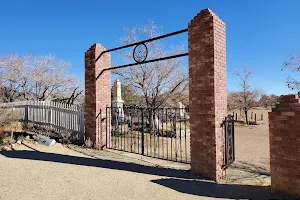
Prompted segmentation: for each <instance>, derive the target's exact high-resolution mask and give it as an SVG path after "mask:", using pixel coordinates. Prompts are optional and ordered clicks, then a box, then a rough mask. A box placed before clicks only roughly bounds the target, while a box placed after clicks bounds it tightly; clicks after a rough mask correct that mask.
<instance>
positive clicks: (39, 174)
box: [0, 127, 279, 200]
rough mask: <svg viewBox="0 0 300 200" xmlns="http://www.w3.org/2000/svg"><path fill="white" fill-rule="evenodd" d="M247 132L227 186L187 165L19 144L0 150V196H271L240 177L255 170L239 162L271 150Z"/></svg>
mask: <svg viewBox="0 0 300 200" xmlns="http://www.w3.org/2000/svg"><path fill="white" fill-rule="evenodd" d="M263 129H264V127H262V131H263ZM245 130H246V131H245ZM247 131H248V132H251V131H252V132H253V130H251V129H249V130H248V128H247V129H245V128H238V127H237V128H236V141H239V142H236V149H237V152H236V157H237V161H236V163H235V165H234V166H233V167H232V168H231V169H229V172H228V175H229V177H231V178H229V179H227V180H225V181H224V183H223V184H215V183H213V182H211V181H206V180H202V179H197V178H196V177H194V176H192V175H191V174H190V173H189V171H188V169H189V166H188V165H182V164H175V163H173V162H167V161H161V160H158V159H151V158H144V157H143V158H142V159H141V156H138V155H132V154H128V155H130V156H128V155H127V154H126V153H113V152H110V151H98V150H87V149H82V148H78V147H76V146H73V145H70V146H69V147H68V148H67V147H65V146H62V145H61V144H55V145H54V146H52V147H44V146H41V145H36V144H33V143H30V142H26V143H25V144H26V145H18V146H16V151H10V152H3V151H2V152H0V163H1V164H0V187H1V192H0V199H1V200H2V199H5V200H6V199H24V200H26V199H30V200H32V199H130V200H131V199H155V200H159V199H174V200H175V199H176V200H180V199H269V198H270V196H268V187H266V186H251V185H249V184H252V185H253V180H252V181H249V180H248V182H247V181H246V183H244V182H243V181H241V180H240V179H239V178H241V177H242V176H247V173H248V176H250V175H251V176H253V174H256V172H255V173H254V172H253V170H252V172H249V170H248V169H247V167H244V168H243V167H241V166H240V165H241V164H243V162H244V161H245V162H246V161H247V162H249V161H250V163H251V164H255V165H256V164H260V163H261V162H263V161H265V163H267V162H268V161H267V160H268V156H267V155H268V152H267V151H266V152H265V153H262V152H264V151H265V150H266V149H268V146H264V145H265V144H267V143H266V139H262V140H261V141H262V143H261V145H260V144H257V140H256V139H254V138H255V137H257V138H260V137H261V134H260V133H259V131H256V133H253V134H252V136H251V137H250V136H249V133H246V132H247ZM263 137H265V136H263ZM251 138H252V139H253V140H251ZM263 141H264V142H263ZM253 143H254V144H253ZM246 144H248V146H247V145H246ZM255 145H257V146H255ZM260 146H263V147H261V149H256V148H258V147H260ZM254 149H256V150H257V152H255V153H253V151H254ZM248 150H249V154H248V153H245V152H248ZM251 152H252V153H251ZM264 155H265V156H264ZM159 166H167V167H168V168H162V167H159ZM265 166H267V164H266V165H265ZM248 168H249V166H248ZM247 170H248V171H247ZM254 171H255V170H254ZM249 174H250V175H249ZM244 179H247V178H245V177H244ZM260 180H261V179H260ZM247 184H248V185H247ZM255 184H256V183H255ZM256 185H267V184H262V183H261V182H258V183H257V184H256ZM272 198H273V197H272ZM276 199H279V198H276Z"/></svg>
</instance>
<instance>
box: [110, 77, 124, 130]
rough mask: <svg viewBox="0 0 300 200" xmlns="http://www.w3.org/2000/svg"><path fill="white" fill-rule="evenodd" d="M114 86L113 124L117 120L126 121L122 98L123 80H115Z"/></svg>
mask: <svg viewBox="0 0 300 200" xmlns="http://www.w3.org/2000/svg"><path fill="white" fill-rule="evenodd" d="M113 87H114V94H113V100H112V116H113V118H112V122H113V124H116V123H117V122H118V123H119V122H123V121H124V110H123V104H124V101H123V100H122V93H121V92H122V91H121V82H120V81H119V79H116V80H115V82H114V86H113Z"/></svg>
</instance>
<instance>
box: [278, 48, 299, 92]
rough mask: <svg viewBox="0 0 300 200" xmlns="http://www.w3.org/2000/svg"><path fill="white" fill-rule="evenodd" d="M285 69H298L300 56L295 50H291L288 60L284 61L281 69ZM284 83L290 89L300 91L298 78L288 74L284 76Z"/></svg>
mask: <svg viewBox="0 0 300 200" xmlns="http://www.w3.org/2000/svg"><path fill="white" fill-rule="evenodd" d="M286 69H290V70H292V72H299V71H300V56H298V55H297V53H296V51H295V50H293V51H292V53H291V55H290V58H289V60H288V61H286V62H284V63H283V65H282V67H281V71H284V70H286ZM286 85H287V86H288V88H290V89H291V90H296V91H298V92H299V91H300V78H299V77H298V78H294V77H292V76H290V75H288V76H287V77H286Z"/></svg>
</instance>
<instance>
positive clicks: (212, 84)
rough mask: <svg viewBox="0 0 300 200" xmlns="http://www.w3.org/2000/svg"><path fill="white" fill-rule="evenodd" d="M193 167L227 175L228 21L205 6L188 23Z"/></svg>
mask: <svg viewBox="0 0 300 200" xmlns="http://www.w3.org/2000/svg"><path fill="white" fill-rule="evenodd" d="M188 48H189V106H190V124H191V169H192V172H193V173H195V174H199V175H201V176H203V177H206V178H209V179H212V180H215V181H219V180H220V179H221V178H223V177H224V176H225V171H224V170H223V169H222V168H221V166H222V164H223V162H222V161H223V153H222V151H223V148H224V144H223V135H224V133H223V129H222V128H221V123H222V120H223V119H224V117H225V116H227V91H226V36H225V23H224V22H223V21H222V20H220V19H219V17H218V16H217V15H216V14H214V13H213V12H212V11H211V10H209V9H205V10H202V11H201V12H200V13H199V14H198V15H197V16H196V17H194V19H193V20H192V21H191V22H190V23H189V25H188Z"/></svg>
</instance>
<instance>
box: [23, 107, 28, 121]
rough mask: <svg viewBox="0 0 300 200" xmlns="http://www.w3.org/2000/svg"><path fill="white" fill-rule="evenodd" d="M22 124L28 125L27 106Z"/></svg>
mask: <svg viewBox="0 0 300 200" xmlns="http://www.w3.org/2000/svg"><path fill="white" fill-rule="evenodd" d="M24 123H25V124H28V104H26V105H25V116H24Z"/></svg>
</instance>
